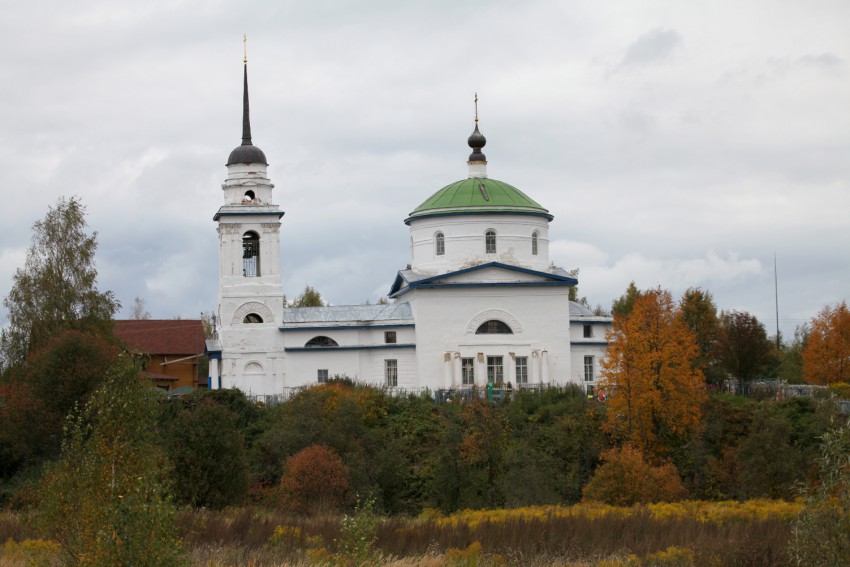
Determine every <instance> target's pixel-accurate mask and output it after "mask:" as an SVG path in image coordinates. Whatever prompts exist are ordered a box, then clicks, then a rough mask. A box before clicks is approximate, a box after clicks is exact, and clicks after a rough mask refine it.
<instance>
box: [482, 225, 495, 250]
mask: <svg viewBox="0 0 850 567" xmlns="http://www.w3.org/2000/svg"><path fill="white" fill-rule="evenodd" d="M484 247H485V251H486V253H487V254H495V253H496V231H495V230H488V231H487V232H485V233H484Z"/></svg>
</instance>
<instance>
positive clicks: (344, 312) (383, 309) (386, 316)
mask: <svg viewBox="0 0 850 567" xmlns="http://www.w3.org/2000/svg"><path fill="white" fill-rule="evenodd" d="M358 321H362V322H372V321H413V311H412V310H411V309H410V304H409V303H390V304H388V305H333V306H329V307H290V308H288V309H284V311H283V322H284V324H286V323H319V322H321V323H335V322H339V323H352V322H358Z"/></svg>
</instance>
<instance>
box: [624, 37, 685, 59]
mask: <svg viewBox="0 0 850 567" xmlns="http://www.w3.org/2000/svg"><path fill="white" fill-rule="evenodd" d="M681 45H682V36H681V35H680V34H679V32H677V31H676V30H671V29H662V28H656V29H654V30H651V31H648V32H646V33H645V34H643V35H642V36H640V37H639V38H638V39H637V40H635V41H634V42H633V43H632V44H631V45H629V47H628V49H626V54H625V55H624V56H623V60H622V61H621V62H620V67H629V66H641V65H648V64H651V63H656V62H658V61H663V60H665V59H668V58H669V57H670V56H671V55H672V54H673V52H674V51H676V49H677V48H679V47H681Z"/></svg>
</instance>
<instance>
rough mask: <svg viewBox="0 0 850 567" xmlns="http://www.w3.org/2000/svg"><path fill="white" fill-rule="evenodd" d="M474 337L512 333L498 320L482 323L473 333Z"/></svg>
mask: <svg viewBox="0 0 850 567" xmlns="http://www.w3.org/2000/svg"><path fill="white" fill-rule="evenodd" d="M475 334H476V335H513V334H514V332H513V331H512V330H511V328H510V327H508V325H507V324H506V323H505V322H503V321H499V320H498V319H490V320H489V321H484V322H483V323H481V325H480V326H479V327H478V330H477V331H475Z"/></svg>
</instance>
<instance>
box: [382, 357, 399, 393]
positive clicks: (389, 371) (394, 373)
mask: <svg viewBox="0 0 850 567" xmlns="http://www.w3.org/2000/svg"><path fill="white" fill-rule="evenodd" d="M384 376H385V377H386V379H387V387H388V388H394V387H396V386H398V360H395V359H388V360H384Z"/></svg>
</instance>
